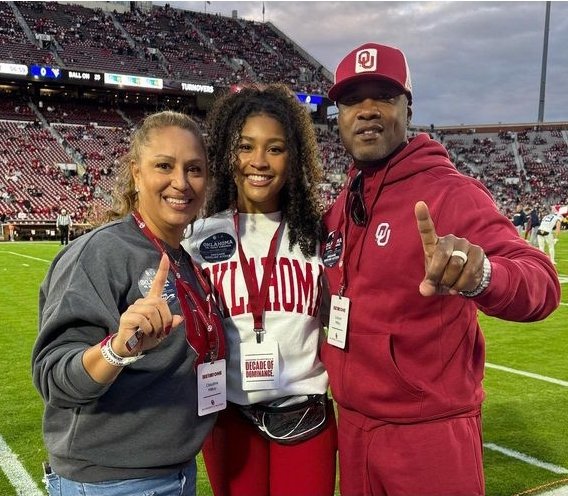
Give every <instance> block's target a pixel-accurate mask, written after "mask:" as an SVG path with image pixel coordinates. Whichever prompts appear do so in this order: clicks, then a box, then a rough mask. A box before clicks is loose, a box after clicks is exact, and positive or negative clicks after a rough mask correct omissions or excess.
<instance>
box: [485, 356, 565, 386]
mask: <svg viewBox="0 0 568 496" xmlns="http://www.w3.org/2000/svg"><path fill="white" fill-rule="evenodd" d="M485 367H487V368H489V369H496V370H502V371H503V372H509V373H511V374H517V375H523V376H525V377H530V378H531V379H537V380H539V381H544V382H550V383H552V384H556V385H558V386H563V387H568V381H563V380H561V379H555V378H554V377H547V376H545V375H540V374H533V373H532V372H525V371H524V370H517V369H511V368H509V367H503V365H495V364H493V363H489V362H486V363H485Z"/></svg>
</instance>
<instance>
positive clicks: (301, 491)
mask: <svg viewBox="0 0 568 496" xmlns="http://www.w3.org/2000/svg"><path fill="white" fill-rule="evenodd" d="M328 407H329V408H328V417H329V418H328V421H327V426H326V428H325V429H324V430H323V431H322V432H321V433H319V434H318V435H317V436H315V437H313V438H311V439H308V440H307V441H304V442H302V443H298V444H294V445H287V446H285V445H282V444H278V443H276V442H274V441H268V440H266V439H264V438H263V437H262V436H261V435H260V434H259V433H258V431H257V430H256V429H255V428H254V427H253V425H252V424H251V423H250V422H248V421H247V420H245V419H244V418H243V417H242V416H241V414H240V413H239V412H238V410H237V409H236V407H235V406H233V405H231V404H229V406H228V407H227V409H226V410H223V411H222V412H220V413H219V417H218V420H217V423H216V424H215V427H214V428H213V431H212V432H211V434H210V435H209V436H208V437H207V439H206V440H205V444H204V445H203V457H204V459H205V466H206V468H207V473H208V475H209V480H210V481H211V487H212V488H213V493H214V494H215V496H268V495H270V496H331V495H333V493H334V489H335V464H336V460H335V454H336V451H337V427H336V424H335V414H334V411H333V405H332V402H331V401H330V402H329V405H328Z"/></svg>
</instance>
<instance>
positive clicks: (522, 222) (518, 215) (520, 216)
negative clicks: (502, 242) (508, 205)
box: [511, 203, 528, 237]
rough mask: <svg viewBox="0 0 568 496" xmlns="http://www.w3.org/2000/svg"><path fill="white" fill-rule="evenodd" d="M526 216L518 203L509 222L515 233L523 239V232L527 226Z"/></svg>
mask: <svg viewBox="0 0 568 496" xmlns="http://www.w3.org/2000/svg"><path fill="white" fill-rule="evenodd" d="M527 220H528V219H527V214H526V213H525V210H524V209H523V206H522V205H521V204H520V203H519V204H518V205H517V207H516V208H515V213H514V214H513V218H512V219H511V222H512V223H513V225H514V226H515V227H516V228H517V232H518V233H519V236H521V237H523V236H524V232H525V227H526V225H527Z"/></svg>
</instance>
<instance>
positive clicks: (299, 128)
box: [206, 83, 323, 256]
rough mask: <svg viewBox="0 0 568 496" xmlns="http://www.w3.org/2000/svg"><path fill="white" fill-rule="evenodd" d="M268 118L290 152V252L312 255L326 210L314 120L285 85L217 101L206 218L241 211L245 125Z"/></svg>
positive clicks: (211, 118) (286, 204)
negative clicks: (239, 173) (237, 177)
mask: <svg viewBox="0 0 568 496" xmlns="http://www.w3.org/2000/svg"><path fill="white" fill-rule="evenodd" d="M256 115H266V116H269V117H272V118H274V119H275V120H277V121H278V122H279V123H280V124H281V125H282V127H283V129H284V133H285V137H286V147H287V150H288V157H289V158H288V178H287V181H286V184H285V186H284V187H283V188H282V190H281V192H280V209H281V211H282V216H283V218H284V219H286V221H287V223H288V229H289V232H290V248H292V247H293V246H294V245H295V244H298V245H299V246H300V250H301V251H302V253H303V254H304V255H305V256H313V255H314V254H315V252H316V247H317V243H318V241H321V239H322V223H321V217H322V211H323V207H322V204H321V200H320V195H319V194H318V185H319V182H320V181H321V178H322V174H323V173H322V166H321V161H320V157H319V149H318V145H317V140H316V134H315V130H314V127H313V124H312V121H311V118H310V116H309V114H308V112H307V111H306V109H304V108H303V107H302V105H301V104H300V101H299V100H298V98H297V97H296V95H295V94H294V93H293V92H292V91H291V90H290V89H289V88H288V87H287V86H285V85H283V84H278V83H276V84H268V85H255V84H253V85H250V86H245V87H244V88H243V89H241V91H239V92H238V93H226V94H225V95H223V96H221V97H220V98H218V99H217V100H216V101H215V104H214V105H213V108H212V110H211V111H210V113H209V115H208V129H209V139H208V142H209V147H208V158H209V163H210V168H209V171H210V174H211V184H210V188H209V194H208V199H207V202H206V214H207V215H213V214H215V213H217V212H221V211H223V210H226V209H228V208H236V206H237V195H238V192H237V187H236V184H235V181H234V172H235V170H236V168H237V167H238V160H239V159H238V145H239V141H240V137H241V132H242V129H243V127H244V124H245V121H246V119H247V118H248V117H250V116H256Z"/></svg>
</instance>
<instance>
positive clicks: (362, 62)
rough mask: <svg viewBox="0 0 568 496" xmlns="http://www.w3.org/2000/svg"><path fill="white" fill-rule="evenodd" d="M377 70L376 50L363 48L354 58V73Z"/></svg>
mask: <svg viewBox="0 0 568 496" xmlns="http://www.w3.org/2000/svg"><path fill="white" fill-rule="evenodd" d="M376 70H377V49H376V48H365V49H364V50H359V51H358V52H357V55H356V56H355V72H356V73H359V72H373V71H376Z"/></svg>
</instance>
